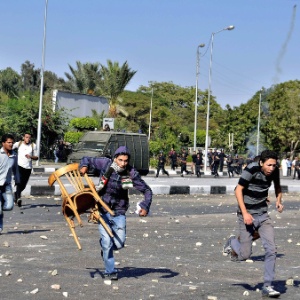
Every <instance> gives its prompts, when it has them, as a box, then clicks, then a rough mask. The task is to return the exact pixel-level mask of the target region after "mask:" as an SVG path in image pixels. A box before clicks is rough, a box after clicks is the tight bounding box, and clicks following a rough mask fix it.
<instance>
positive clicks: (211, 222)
mask: <svg viewBox="0 0 300 300" xmlns="http://www.w3.org/2000/svg"><path fill="white" fill-rule="evenodd" d="M140 199H141V196H136V195H133V196H131V200H130V203H131V207H130V209H129V211H128V214H127V217H128V218H127V242H126V247H125V248H124V249H122V250H120V251H119V253H116V261H117V262H118V265H117V267H118V269H119V271H120V275H119V277H120V279H119V281H117V282H113V284H112V285H106V284H104V281H103V279H102V272H103V264H102V261H101V258H100V248H99V235H98V230H97V226H96V225H94V224H90V223H87V222H86V221H84V227H82V228H78V227H77V228H76V231H77V233H78V235H79V237H80V242H81V244H82V248H83V249H82V250H81V251H79V250H77V246H76V244H75V242H74V240H73V237H72V236H70V231H69V228H68V227H67V226H66V222H65V221H64V219H63V216H62V214H61V202H60V198H55V197H28V198H25V199H24V200H23V204H24V206H23V207H22V208H21V209H20V208H18V207H15V208H14V210H13V211H12V212H5V215H4V232H3V234H2V235H1V236H0V273H1V277H0V297H1V299H3V300H18V299H43V300H52V299H65V298H68V299H91V300H93V299H122V300H125V299H130V300H133V299H137V300H138V299H172V300H177V299H178V300H182V299H218V300H220V299H222V300H225V299H226V300H227V299H228V300H233V299H237V300H240V299H249V300H250V299H251V300H252V299H261V294H260V292H259V289H260V288H261V287H262V283H263V254H264V251H263V249H262V245H261V242H260V241H259V240H258V241H257V242H256V246H254V250H253V257H252V260H253V262H240V263H234V262H231V261H230V259H229V258H228V257H225V256H223V255H222V253H221V250H222V246H223V244H224V242H225V240H226V238H227V237H228V236H229V235H230V234H232V233H235V229H236V215H235V211H236V200H235V198H234V196H232V195H194V196H192V195H165V196H154V199H153V204H152V207H151V216H149V217H147V218H143V219H141V218H139V217H137V216H136V215H135V214H134V213H133V211H134V209H135V205H136V203H137V202H138V201H140ZM299 203H300V199H299V194H286V195H284V205H285V211H284V212H283V213H282V214H279V213H277V212H275V211H274V205H273V203H271V207H270V213H271V217H272V220H273V221H274V226H275V228H276V229H275V230H276V242H277V245H278V259H277V263H276V269H277V272H276V279H275V282H274V285H275V287H276V288H277V289H278V290H280V291H281V292H282V295H281V297H280V299H287V300H295V299H300V290H299V285H300V279H299V276H300V261H299V250H300V231H299V229H300V228H299V227H300V221H299V214H300V211H299ZM83 219H84V220H85V216H83ZM55 274H56V275H55ZM288 279H293V285H286V281H287V280H288ZM55 284H56V285H60V289H58V290H55V289H53V288H52V287H51V286H52V285H55ZM34 292H35V293H34ZM63 293H65V294H63ZM66 293H67V294H66ZM66 296H67V297H66ZM213 297H215V298H213Z"/></svg>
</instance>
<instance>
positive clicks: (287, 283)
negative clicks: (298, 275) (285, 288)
mask: <svg viewBox="0 0 300 300" xmlns="http://www.w3.org/2000/svg"><path fill="white" fill-rule="evenodd" d="M285 283H286V285H294V279H293V278H289V279H287V281H286V282H285Z"/></svg>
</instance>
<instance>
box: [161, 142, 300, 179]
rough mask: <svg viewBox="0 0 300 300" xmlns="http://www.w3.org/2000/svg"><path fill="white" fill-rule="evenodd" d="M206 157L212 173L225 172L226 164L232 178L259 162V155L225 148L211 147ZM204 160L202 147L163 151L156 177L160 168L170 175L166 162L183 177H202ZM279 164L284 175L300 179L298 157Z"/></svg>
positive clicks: (214, 174) (285, 159)
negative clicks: (225, 151)
mask: <svg viewBox="0 0 300 300" xmlns="http://www.w3.org/2000/svg"><path fill="white" fill-rule="evenodd" d="M189 156H191V163H188V160H190V159H188V157H189ZM206 159H207V167H208V168H209V170H210V172H211V175H213V176H214V177H219V172H223V170H224V166H226V168H227V173H228V177H229V178H231V177H234V176H235V175H241V174H242V171H243V169H244V168H245V167H246V166H247V165H249V164H250V163H252V162H258V161H259V156H256V157H254V156H252V157H251V156H248V157H247V158H245V157H243V156H239V155H237V154H236V155H231V154H225V153H224V150H223V149H220V150H217V149H210V150H209V151H208V153H207V158H206ZM204 160H205V155H204V153H203V151H202V150H201V149H198V150H197V151H195V150H194V151H188V150H187V149H185V148H182V149H181V151H180V152H177V151H176V150H175V149H174V148H172V149H171V150H170V151H169V153H168V154H167V155H165V154H164V153H163V152H162V151H161V152H160V153H159V156H158V164H157V173H156V177H158V175H159V172H160V170H162V173H163V174H166V175H167V176H169V173H168V172H167V171H166V170H165V165H166V164H169V165H170V167H171V170H174V171H175V170H176V169H177V168H178V169H180V174H181V176H182V177H183V176H184V175H188V174H194V175H197V177H201V171H202V172H203V171H204V165H205V162H204ZM277 166H278V168H280V169H282V174H283V176H293V179H300V161H299V159H298V157H295V158H294V159H293V160H291V159H289V158H283V160H282V161H280V160H278V161H277ZM188 168H189V169H188Z"/></svg>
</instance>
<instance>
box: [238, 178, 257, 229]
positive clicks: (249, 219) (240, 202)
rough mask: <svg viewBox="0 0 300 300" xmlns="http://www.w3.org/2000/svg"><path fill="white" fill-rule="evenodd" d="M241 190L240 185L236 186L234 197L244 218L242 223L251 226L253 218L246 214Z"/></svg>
mask: <svg viewBox="0 0 300 300" xmlns="http://www.w3.org/2000/svg"><path fill="white" fill-rule="evenodd" d="M243 189H244V187H243V186H242V185H240V184H238V185H237V186H236V188H235V197H236V200H237V202H238V205H239V207H240V209H241V212H242V215H243V218H244V223H245V224H246V225H251V224H252V223H253V217H252V215H251V214H249V213H248V211H247V209H246V206H245V203H244V195H243Z"/></svg>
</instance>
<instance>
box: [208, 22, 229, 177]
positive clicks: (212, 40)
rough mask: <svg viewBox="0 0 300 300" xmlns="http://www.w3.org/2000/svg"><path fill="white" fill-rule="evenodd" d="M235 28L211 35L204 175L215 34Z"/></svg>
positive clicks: (226, 28) (227, 28)
mask: <svg viewBox="0 0 300 300" xmlns="http://www.w3.org/2000/svg"><path fill="white" fill-rule="evenodd" d="M233 29H234V26H233V25H230V26H228V27H225V28H223V29H221V30H219V31H217V32H213V33H212V34H211V42H210V61H209V73H208V96H207V114H206V134H205V159H204V174H205V173H206V172H207V170H206V169H207V154H208V130H209V106H210V93H211V73H212V68H211V67H212V53H213V46H214V36H215V34H217V33H219V32H222V31H225V30H233Z"/></svg>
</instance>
